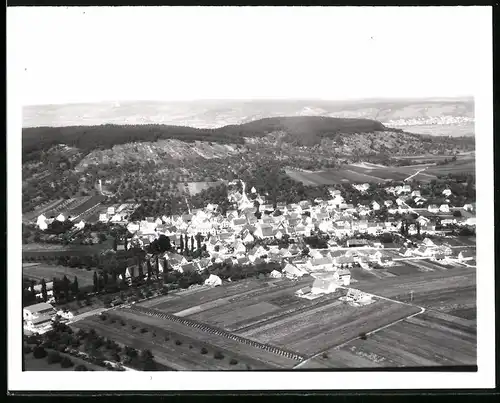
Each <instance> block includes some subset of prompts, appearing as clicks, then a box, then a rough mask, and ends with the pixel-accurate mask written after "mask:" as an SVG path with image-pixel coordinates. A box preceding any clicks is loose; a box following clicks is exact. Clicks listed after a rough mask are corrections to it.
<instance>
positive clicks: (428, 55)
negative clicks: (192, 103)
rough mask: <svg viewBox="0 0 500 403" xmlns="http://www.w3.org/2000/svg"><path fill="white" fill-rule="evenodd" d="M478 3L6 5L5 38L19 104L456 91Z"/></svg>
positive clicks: (471, 58) (468, 83)
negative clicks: (376, 5)
mask: <svg viewBox="0 0 500 403" xmlns="http://www.w3.org/2000/svg"><path fill="white" fill-rule="evenodd" d="M485 11H486V12H488V10H487V9H486V10H485V8H484V7H473V8H471V7H450V8H449V7H437V8H434V7H421V8H409V7H408V8H403V7H395V8H392V7H391V8H387V7H383V8H364V7H363V8H361V7H356V8H350V7H349V8H339V7H306V8H302V7H283V8H279V7H265V8H261V7H224V8H219V7H207V8H205V7H175V8H173V7H162V8H152V7H148V8H145V7H144V8H143V7H141V8H138V7H134V8H104V7H98V8H97V7H96V8H63V7H58V8H49V7H47V8H39V7H37V8H15V9H9V10H8V20H7V22H8V34H7V38H8V47H9V58H12V59H13V60H11V62H12V63H14V62H15V68H16V72H17V73H18V74H19V76H18V77H19V81H20V88H18V89H17V88H16V91H17V90H18V91H19V94H20V95H19V96H20V97H22V104H23V105H25V106H27V105H46V104H66V103H84V102H101V101H103V102H104V101H106V102H107V101H126V100H132V101H134V100H158V101H177V100H195V99H273V98H274V99H284V98H293V99H333V100H336V99H338V100H343V99H360V98H384V97H388V98H400V97H403V98H414V97H415V98H420V97H454V96H471V95H474V93H475V91H476V90H477V80H476V79H477V76H478V72H479V58H478V57H476V52H478V51H479V48H480V46H479V44H480V42H481V35H482V34H483V32H484V31H482V30H481V27H482V26H484V23H485V19H484V18H482V17H484V12H485ZM481 18H482V19H481ZM486 22H488V23H490V22H491V20H486ZM14 59H15V60H14Z"/></svg>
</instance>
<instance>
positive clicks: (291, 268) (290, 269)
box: [282, 263, 307, 279]
mask: <svg viewBox="0 0 500 403" xmlns="http://www.w3.org/2000/svg"><path fill="white" fill-rule="evenodd" d="M282 273H283V274H284V275H285V277H287V278H290V279H294V278H300V277H302V276H303V275H304V274H306V273H307V272H305V271H304V270H301V269H299V268H298V267H297V266H295V265H293V264H291V263H288V264H287V265H286V266H285V268H284V269H283V270H282Z"/></svg>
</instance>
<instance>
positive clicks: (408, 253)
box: [398, 247, 413, 257]
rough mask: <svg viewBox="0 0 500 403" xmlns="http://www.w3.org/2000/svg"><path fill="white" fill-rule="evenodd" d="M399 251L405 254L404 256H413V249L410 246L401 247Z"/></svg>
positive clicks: (402, 254)
mask: <svg viewBox="0 0 500 403" xmlns="http://www.w3.org/2000/svg"><path fill="white" fill-rule="evenodd" d="M398 253H399V254H400V255H401V256H404V257H410V256H413V252H412V250H411V249H408V248H404V247H403V248H401V249H399V250H398Z"/></svg>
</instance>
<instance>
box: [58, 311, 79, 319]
mask: <svg viewBox="0 0 500 403" xmlns="http://www.w3.org/2000/svg"><path fill="white" fill-rule="evenodd" d="M57 315H59V316H60V317H61V318H63V319H67V320H71V319H73V317H74V316H75V315H73V313H72V312H71V311H63V310H59V311H57Z"/></svg>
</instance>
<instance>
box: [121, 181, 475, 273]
mask: <svg viewBox="0 0 500 403" xmlns="http://www.w3.org/2000/svg"><path fill="white" fill-rule="evenodd" d="M354 186H355V187H356V188H357V189H358V190H359V191H366V189H368V188H369V185H368V184H364V185H354ZM365 188H366V189H365ZM244 189H245V186H244V184H243V192H238V191H232V192H231V193H230V194H229V195H228V199H229V200H230V201H231V202H232V203H233V206H234V209H232V210H229V211H227V213H226V214H225V215H222V214H220V213H219V208H218V207H219V206H218V205H216V204H208V205H207V206H206V207H205V208H204V209H194V210H191V211H189V213H186V214H183V215H174V216H170V217H167V216H163V217H158V218H154V217H150V218H146V219H145V220H142V221H139V222H130V223H128V225H127V229H128V231H129V232H130V233H131V234H133V236H132V238H131V239H130V240H129V242H128V243H127V245H128V247H132V246H138V247H145V246H147V245H149V244H150V243H151V242H153V241H154V240H155V239H157V238H158V237H159V236H160V235H165V236H168V237H169V239H170V242H171V244H172V245H173V246H174V248H177V249H178V248H179V247H180V244H181V239H182V240H183V239H185V237H186V236H187V237H188V238H191V237H196V236H197V235H202V236H203V238H204V245H205V246H206V250H207V252H208V254H209V256H210V258H205V259H197V260H188V259H187V258H185V257H183V256H181V255H179V254H176V253H170V252H166V253H164V254H163V255H162V256H160V262H159V263H157V265H158V266H160V267H159V271H163V270H164V265H165V263H164V262H167V261H168V264H169V266H170V267H171V268H173V269H174V270H178V271H180V272H190V271H197V270H204V269H205V268H207V267H208V266H210V265H211V264H212V263H213V262H215V263H223V262H226V263H232V264H238V265H245V264H257V263H260V262H282V261H283V260H287V261H288V260H290V258H292V257H295V256H297V255H298V254H300V253H301V250H299V248H298V246H297V245H296V244H294V243H292V244H289V245H288V246H287V247H286V248H279V247H278V246H267V247H263V246H257V247H254V248H251V249H249V246H250V245H251V244H253V243H254V242H255V241H256V240H266V239H270V240H272V239H277V240H280V239H282V238H283V237H285V236H286V237H288V238H289V239H290V240H292V241H297V240H299V239H300V238H302V237H307V236H310V235H311V234H313V233H314V232H316V231H321V232H323V233H327V234H329V235H330V241H329V242H328V246H329V247H335V246H337V244H336V242H335V241H334V239H338V238H345V237H349V236H354V235H358V234H368V235H381V234H383V233H386V232H398V231H399V230H400V226H401V222H400V221H398V220H391V219H388V220H387V221H385V222H380V221H376V220H375V219H370V217H369V215H370V214H372V213H373V212H374V211H376V210H379V209H380V205H379V204H378V203H377V202H373V203H372V205H371V208H369V207H366V206H358V207H354V206H353V205H350V204H347V203H345V200H344V198H343V197H342V195H341V192H340V191H339V190H336V189H330V195H331V198H330V199H329V200H320V199H316V200H314V203H311V202H309V201H306V200H304V201H301V202H299V203H295V204H284V203H277V204H276V205H273V204H271V203H268V202H267V201H266V200H265V199H264V198H263V197H262V196H260V195H257V197H256V199H255V201H257V202H258V203H259V207H258V208H257V207H255V206H254V203H253V202H251V201H250V200H249V199H248V198H247V196H246V194H245V191H244ZM389 191H390V192H393V191H394V192H395V193H396V194H400V195H401V194H403V193H408V192H410V195H413V196H415V197H419V191H413V192H411V187H410V186H409V185H404V186H400V187H396V188H395V189H391V188H389ZM251 192H252V193H255V188H252V189H251ZM401 197H404V196H398V198H397V199H396V200H395V202H393V201H392V200H387V201H385V202H384V203H385V205H386V206H388V207H390V208H393V207H394V208H395V209H396V210H397V211H400V210H403V209H405V210H406V211H408V210H407V207H405V205H404V204H405V202H404V200H403V199H402V198H401ZM465 207H467V206H465ZM470 207H471V208H472V206H470ZM257 209H258V211H259V212H260V213H262V214H261V216H260V218H257V216H256V212H257ZM464 209H465V208H464ZM441 210H446V209H445V208H444V207H443V206H441ZM416 222H418V223H419V224H420V228H417V225H416V224H412V225H410V226H409V233H410V234H412V233H417V232H418V231H419V230H420V232H421V233H423V234H426V233H428V234H434V233H436V230H435V227H436V226H435V224H434V223H432V222H431V221H430V220H429V219H428V218H426V217H424V216H422V215H420V216H419V217H418V218H417V220H416ZM347 246H349V247H360V246H375V247H377V246H378V247H382V245H381V244H380V243H379V242H372V243H369V242H368V241H365V240H361V239H352V240H350V241H348V242H347ZM312 253H313V254H314V253H320V254H321V253H324V255H322V256H311V258H310V260H309V263H308V264H309V265H315V264H317V263H315V260H316V259H329V260H330V261H329V263H328V264H329V265H330V266H331V267H338V266H339V265H340V266H342V265H346V266H347V265H349V264H354V263H356V262H357V263H359V264H360V265H367V264H368V262H370V261H372V262H377V263H378V264H381V265H388V264H392V259H391V258H390V257H387V256H382V253H381V252H377V251H372V252H370V253H369V254H370V256H359V253H358V254H356V255H354V254H353V253H352V252H350V251H335V252H330V251H329V250H326V251H322V252H320V251H313V252H312ZM332 253H333V254H332ZM298 265H299V266H300V263H298ZM311 269H313V268H311ZM134 270H137V269H135V268H130V273H128V274H127V276H130V277H133V276H134V274H136V273H134ZM285 274H286V273H285Z"/></svg>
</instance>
